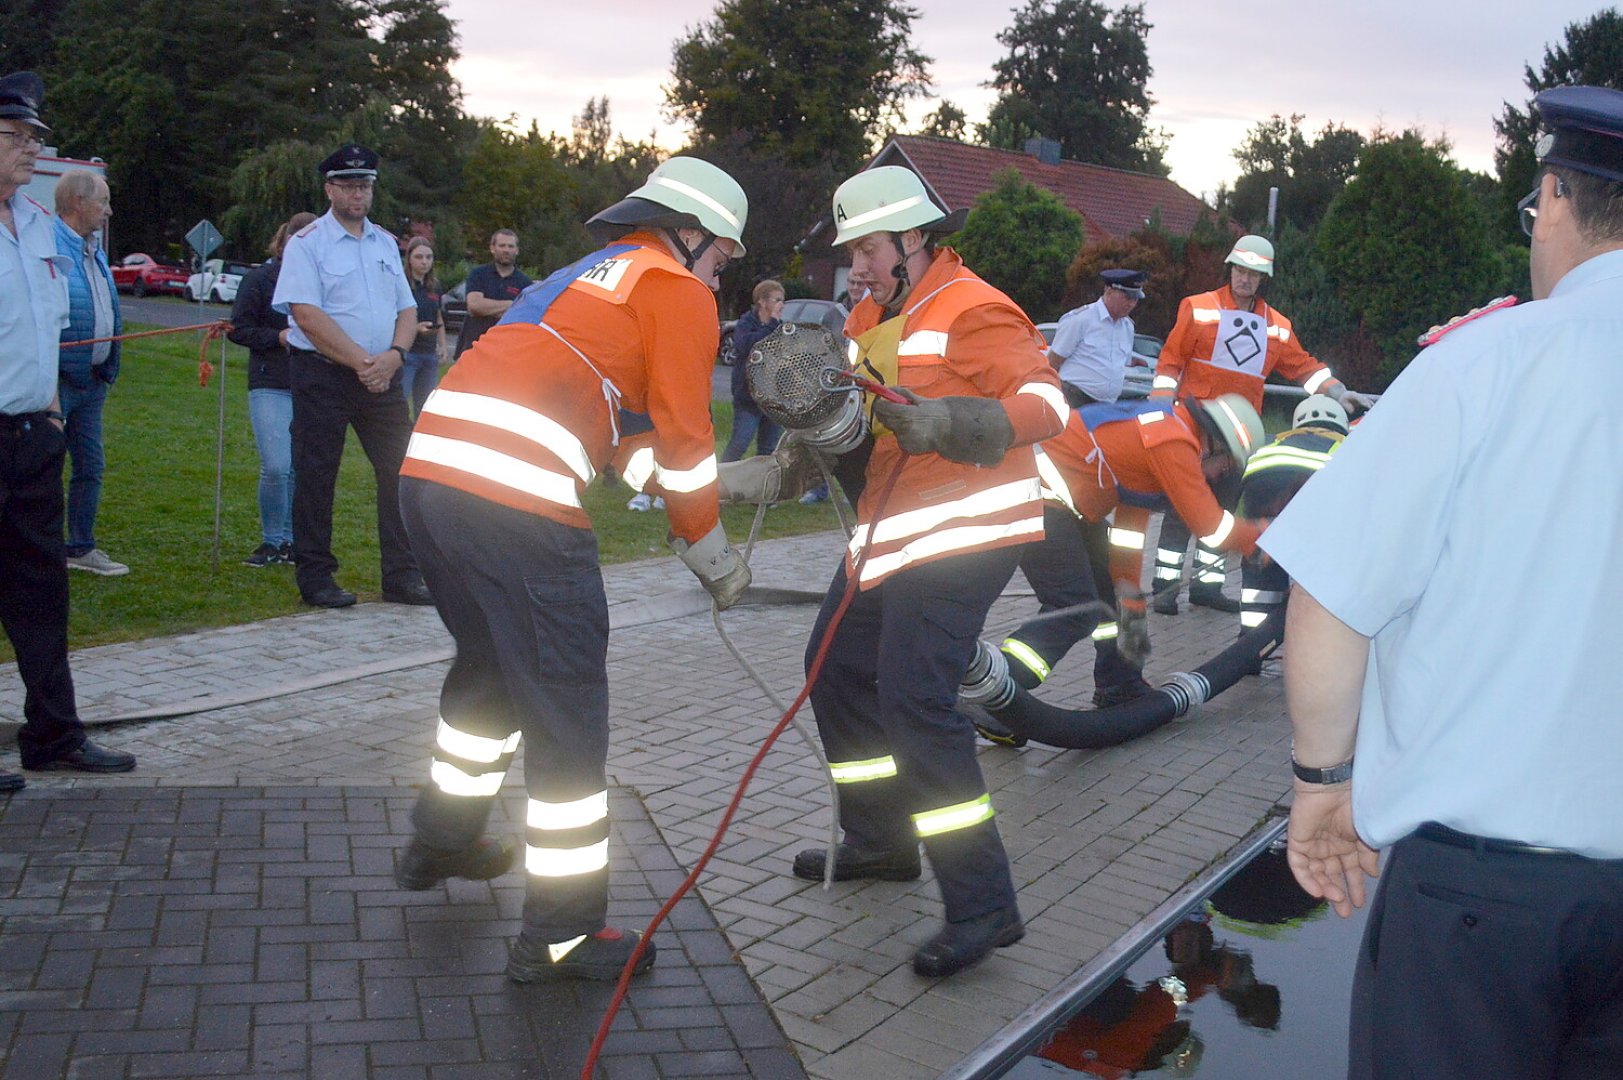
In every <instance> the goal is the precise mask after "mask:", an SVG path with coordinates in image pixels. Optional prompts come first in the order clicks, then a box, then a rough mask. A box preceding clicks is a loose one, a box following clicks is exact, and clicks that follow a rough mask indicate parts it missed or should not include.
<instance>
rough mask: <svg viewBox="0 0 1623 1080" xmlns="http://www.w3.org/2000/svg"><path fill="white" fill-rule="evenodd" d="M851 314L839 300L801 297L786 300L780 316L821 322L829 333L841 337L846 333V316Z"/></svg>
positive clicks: (787, 318) (795, 320) (790, 319)
mask: <svg viewBox="0 0 1623 1080" xmlns="http://www.w3.org/2000/svg"><path fill="white" fill-rule="evenodd" d="M849 314H851V312H850V310H849V309H848V308H846V306H845V305H844V304H841V303H839V302H838V301H835V300H809V299H806V298H804V297H801V298H799V299H795V300H785V301H784V303H783V313H782V314H781V315H779V316H778V318H780V319H782V320H783V321H784V322H792V323H820V324H822V325H823V326H825V327H827V328H828V331H829V333H831V334H833V335H834V336H835V337H836V338H839V337H843V336H844V335H845V317H846V316H847V315H849Z"/></svg>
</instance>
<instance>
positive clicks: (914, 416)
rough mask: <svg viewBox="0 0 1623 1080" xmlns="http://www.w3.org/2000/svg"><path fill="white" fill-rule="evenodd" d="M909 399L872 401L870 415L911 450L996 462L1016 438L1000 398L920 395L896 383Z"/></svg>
mask: <svg viewBox="0 0 1623 1080" xmlns="http://www.w3.org/2000/svg"><path fill="white" fill-rule="evenodd" d="M897 393H899V394H901V395H903V396H904V397H906V398H907V399H908V400H910V401H911V402H912V403H913V404H911V405H899V404H896V403H895V402H891V401H883V400H881V401H876V402H874V407H873V413H874V419H876V420H878V421H880V422H881V423H883V424H884V425H885V426H886V427H888V428H890V430H891V431H893V432H895V433H896V441H897V442H898V443H899V444H901V447H902V449H903V450H906V451H907V452H908V453H909V454H940V455H941V456H942V457H944V458H946V459H947V460H948V461H956V462H959V463H960V464H963V465H996V464H997V463H998V462H1000V461H1002V460H1003V455H1004V454H1005V453H1007V452H1008V449H1009V446H1010V445H1011V444H1012V443H1013V442H1014V425H1013V424H1011V423H1010V422H1009V413H1008V410H1006V409H1004V407H1003V403H1002V402H1000V401H994V400H992V399H991V398H977V397H943V398H921V397H919V396H918V395H917V394H915V393H913V392H912V391H911V390H905V389H901V388H898V389H897Z"/></svg>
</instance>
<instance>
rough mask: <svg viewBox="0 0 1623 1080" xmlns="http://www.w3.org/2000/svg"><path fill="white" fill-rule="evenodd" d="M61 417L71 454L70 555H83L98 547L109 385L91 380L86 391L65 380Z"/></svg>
mask: <svg viewBox="0 0 1623 1080" xmlns="http://www.w3.org/2000/svg"><path fill="white" fill-rule="evenodd" d="M57 393H58V394H59V395H60V397H61V400H62V416H63V418H64V419H65V420H66V422H67V434H68V455H69V456H70V457H71V458H73V475H72V477H71V478H70V479H69V480H68V545H67V550H68V554H69V555H84V554H86V553H87V552H89V551H91V550H93V549H94V548H95V546H96V508H97V507H98V506H100V505H101V476H102V473H103V472H104V471H105V470H106V468H107V456H106V454H105V453H103V452H102V446H101V410H102V405H103V404H104V403H105V402H106V401H107V384H106V383H104V382H102V381H101V380H100V379H97V378H95V377H94V376H92V377H91V380H90V385H89V386H87V387H85V388H84V389H82V390H81V389H79V388H78V387H76V386H72V385H70V384H69V383H68V382H67V381H65V380H62V381H59V382H58V383H57Z"/></svg>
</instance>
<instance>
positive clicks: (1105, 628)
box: [1093, 622, 1121, 641]
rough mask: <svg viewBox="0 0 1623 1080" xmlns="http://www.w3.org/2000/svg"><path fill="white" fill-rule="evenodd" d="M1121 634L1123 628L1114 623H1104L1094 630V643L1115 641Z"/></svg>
mask: <svg viewBox="0 0 1623 1080" xmlns="http://www.w3.org/2000/svg"><path fill="white" fill-rule="evenodd" d="M1120 633H1121V627H1119V626H1117V625H1116V624H1115V623H1113V622H1102V623H1100V624H1099V625H1098V626H1095V627H1094V628H1093V640H1094V641H1115V640H1116V638H1117V636H1118V635H1119V634H1120Z"/></svg>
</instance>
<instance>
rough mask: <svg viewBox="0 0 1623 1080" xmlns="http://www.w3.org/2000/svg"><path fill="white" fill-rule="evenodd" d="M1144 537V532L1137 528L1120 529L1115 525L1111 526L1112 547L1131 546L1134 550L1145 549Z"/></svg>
mask: <svg viewBox="0 0 1623 1080" xmlns="http://www.w3.org/2000/svg"><path fill="white" fill-rule="evenodd" d="M1144 539H1145V537H1144V534H1143V533H1141V532H1139V531H1138V530H1137V529H1118V528H1117V527H1116V526H1114V525H1112V526H1111V527H1110V546H1111V547H1119V548H1130V549H1131V550H1133V551H1143V550H1144Z"/></svg>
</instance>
